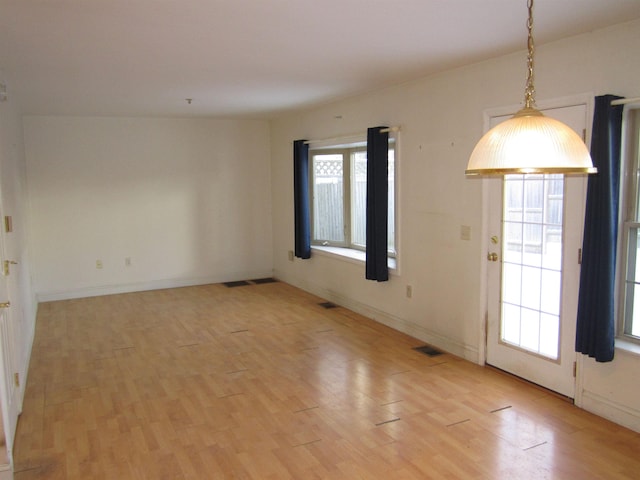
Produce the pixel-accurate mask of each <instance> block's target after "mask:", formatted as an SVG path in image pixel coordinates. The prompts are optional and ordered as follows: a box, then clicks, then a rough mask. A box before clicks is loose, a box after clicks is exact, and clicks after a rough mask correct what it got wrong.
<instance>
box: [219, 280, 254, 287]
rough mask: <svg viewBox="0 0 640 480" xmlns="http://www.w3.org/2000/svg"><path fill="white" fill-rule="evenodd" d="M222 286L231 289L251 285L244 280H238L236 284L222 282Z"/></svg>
mask: <svg viewBox="0 0 640 480" xmlns="http://www.w3.org/2000/svg"><path fill="white" fill-rule="evenodd" d="M224 284H225V285H226V286H227V287H229V288H231V287H243V286H245V285H251V284H250V283H249V282H246V281H244V280H240V281H237V282H224Z"/></svg>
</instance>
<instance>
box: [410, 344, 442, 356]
mask: <svg viewBox="0 0 640 480" xmlns="http://www.w3.org/2000/svg"><path fill="white" fill-rule="evenodd" d="M414 350H415V351H417V352H420V353H424V354H425V355H429V356H430V357H437V356H438V355H442V352H441V351H440V350H436V349H435V348H433V347H430V346H429V345H423V346H421V347H415V348H414Z"/></svg>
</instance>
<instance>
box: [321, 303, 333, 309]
mask: <svg viewBox="0 0 640 480" xmlns="http://www.w3.org/2000/svg"><path fill="white" fill-rule="evenodd" d="M318 305H320V306H321V307H322V308H327V309H329V308H336V307H337V305H336V304H335V303H332V302H322V303H319V304H318Z"/></svg>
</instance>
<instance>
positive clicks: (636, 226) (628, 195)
mask: <svg viewBox="0 0 640 480" xmlns="http://www.w3.org/2000/svg"><path fill="white" fill-rule="evenodd" d="M625 122H626V123H625V128H626V136H627V142H626V143H627V145H626V146H627V151H626V158H625V168H624V170H625V172H626V175H625V177H626V179H625V180H624V181H625V182H626V183H625V184H624V185H623V190H622V195H621V199H622V202H623V204H622V209H621V212H622V215H623V220H624V223H623V225H622V228H621V233H622V244H623V250H622V261H621V263H620V265H622V267H623V268H622V271H623V278H622V279H621V282H620V285H621V288H620V291H621V293H622V297H623V298H622V305H621V309H620V310H621V312H622V334H623V335H624V336H625V337H626V338H628V339H631V340H635V341H638V342H640V186H639V181H638V180H639V179H638V177H639V173H640V108H638V109H635V110H630V111H629V112H628V116H627V117H626V119H625Z"/></svg>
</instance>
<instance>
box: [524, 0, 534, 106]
mask: <svg viewBox="0 0 640 480" xmlns="http://www.w3.org/2000/svg"><path fill="white" fill-rule="evenodd" d="M527 9H528V10H529V18H528V19H527V31H528V32H529V35H528V37H527V86H526V88H525V90H524V106H525V108H534V106H535V104H536V100H535V93H536V89H535V88H534V86H533V0H528V1H527Z"/></svg>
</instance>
